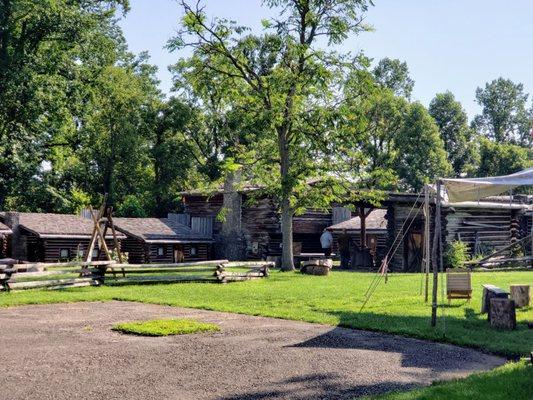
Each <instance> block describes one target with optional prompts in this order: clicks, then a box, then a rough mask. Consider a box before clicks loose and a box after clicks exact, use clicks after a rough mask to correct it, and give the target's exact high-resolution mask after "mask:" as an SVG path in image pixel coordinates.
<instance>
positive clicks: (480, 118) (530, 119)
mask: <svg viewBox="0 0 533 400" xmlns="http://www.w3.org/2000/svg"><path fill="white" fill-rule="evenodd" d="M476 99H477V102H478V104H479V105H480V106H481V107H482V112H481V114H480V115H477V116H476V117H475V118H474V122H473V126H474V127H475V128H476V130H477V131H478V132H480V133H482V134H484V135H485V136H487V137H489V138H491V139H494V140H495V141H496V142H499V143H513V144H518V145H522V146H526V147H527V146H531V144H532V137H531V135H530V131H531V128H532V126H533V113H532V110H528V109H527V100H528V95H527V94H526V93H524V86H523V85H522V84H521V83H514V82H513V81H511V80H509V79H504V78H498V79H496V80H494V81H492V82H490V83H487V84H486V85H485V87H484V88H477V90H476Z"/></svg>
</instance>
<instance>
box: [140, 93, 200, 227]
mask: <svg viewBox="0 0 533 400" xmlns="http://www.w3.org/2000/svg"><path fill="white" fill-rule="evenodd" d="M195 116H196V110H194V109H193V108H192V107H190V106H189V105H188V104H186V103H184V102H183V101H181V100H180V99H178V98H176V97H172V98H170V99H169V100H168V101H166V102H162V103H161V104H160V106H159V107H155V108H154V112H153V115H152V118H153V120H151V121H149V124H150V126H151V127H152V129H151V132H152V134H151V143H152V146H151V158H152V163H153V186H152V194H153V196H152V197H153V202H154V204H153V207H152V209H153V211H154V213H155V214H156V215H158V216H160V217H164V216H165V215H166V214H167V213H168V212H169V211H171V210H176V208H177V201H176V199H177V198H178V192H179V191H181V190H184V189H186V188H187V181H188V180H190V176H189V174H190V171H191V169H193V161H194V156H193V154H192V152H191V146H190V144H189V143H188V142H187V140H188V139H187V131H188V130H191V131H195V130H194V128H192V127H191V126H194V124H193V123H192V121H193V120H194V119H195Z"/></svg>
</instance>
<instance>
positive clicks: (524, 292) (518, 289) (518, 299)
mask: <svg viewBox="0 0 533 400" xmlns="http://www.w3.org/2000/svg"><path fill="white" fill-rule="evenodd" d="M511 299H512V300H514V302H515V304H516V307H518V308H522V307H527V306H529V285H511Z"/></svg>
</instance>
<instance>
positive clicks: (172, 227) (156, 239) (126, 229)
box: [113, 218, 211, 243]
mask: <svg viewBox="0 0 533 400" xmlns="http://www.w3.org/2000/svg"><path fill="white" fill-rule="evenodd" d="M113 222H114V223H115V227H116V229H117V230H119V231H121V232H123V233H124V234H126V235H128V236H133V237H135V238H137V239H140V240H142V241H144V242H146V243H205V242H211V239H210V238H208V237H206V236H205V235H203V234H201V233H198V232H195V231H193V230H192V229H191V228H189V227H188V226H187V225H183V224H181V223H179V222H177V221H174V220H170V219H168V218H113Z"/></svg>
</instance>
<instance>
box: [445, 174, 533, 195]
mask: <svg viewBox="0 0 533 400" xmlns="http://www.w3.org/2000/svg"><path fill="white" fill-rule="evenodd" d="M442 182H443V183H444V186H445V187H446V191H447V192H448V200H449V201H450V202H451V203H456V202H463V201H476V200H480V199H482V198H485V197H489V196H496V195H499V194H502V193H505V192H507V191H509V190H511V189H514V188H516V187H518V186H533V168H528V169H525V170H523V171H520V172H516V173H514V174H511V175H505V176H494V177H488V178H466V179H442Z"/></svg>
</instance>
